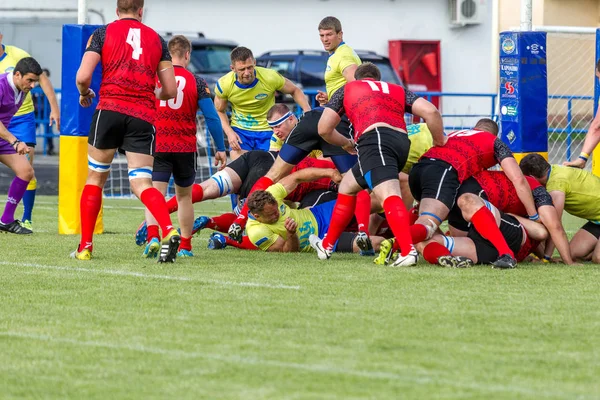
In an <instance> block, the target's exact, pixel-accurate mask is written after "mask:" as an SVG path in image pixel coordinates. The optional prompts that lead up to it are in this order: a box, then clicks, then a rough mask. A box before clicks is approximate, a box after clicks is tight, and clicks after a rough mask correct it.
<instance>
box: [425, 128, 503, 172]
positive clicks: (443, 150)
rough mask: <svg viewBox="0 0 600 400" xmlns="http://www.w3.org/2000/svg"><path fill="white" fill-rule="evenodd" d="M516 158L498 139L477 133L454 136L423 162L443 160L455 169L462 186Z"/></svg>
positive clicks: (468, 131) (467, 132) (465, 131)
mask: <svg viewBox="0 0 600 400" xmlns="http://www.w3.org/2000/svg"><path fill="white" fill-rule="evenodd" d="M508 157H513V154H512V151H511V150H510V149H509V148H508V146H507V145H506V144H505V143H504V142H502V141H501V140H500V139H498V138H497V137H496V135H494V134H492V133H490V132H485V131H478V130H475V129H470V130H463V131H456V132H452V133H450V134H449V135H448V141H447V142H446V144H445V145H444V146H434V147H432V148H431V149H429V150H427V151H426V152H425V154H423V157H422V158H433V159H436V160H442V161H445V162H447V163H448V164H450V165H452V166H453V167H454V169H456V172H457V173H458V180H459V181H460V182H463V181H464V180H465V179H467V178H470V177H471V176H473V175H475V174H476V173H478V172H479V171H483V170H484V169H488V168H490V167H493V166H494V165H496V164H497V163H499V162H501V161H502V160H504V159H505V158H508Z"/></svg>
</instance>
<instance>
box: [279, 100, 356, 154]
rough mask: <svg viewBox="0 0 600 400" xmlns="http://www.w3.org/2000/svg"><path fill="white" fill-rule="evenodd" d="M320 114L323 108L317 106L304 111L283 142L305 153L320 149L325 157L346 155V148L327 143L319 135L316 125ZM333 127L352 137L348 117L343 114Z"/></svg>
mask: <svg viewBox="0 0 600 400" xmlns="http://www.w3.org/2000/svg"><path fill="white" fill-rule="evenodd" d="M322 114H323V110H322V109H319V108H317V109H314V110H311V111H309V112H307V113H305V114H304V116H303V117H302V118H301V119H300V121H298V125H296V127H295V128H294V129H293V130H292V132H290V134H289V136H288V137H287V139H286V141H285V143H286V144H289V145H291V146H294V147H296V148H298V149H301V150H304V151H305V152H307V153H310V152H311V151H313V150H321V151H322V152H323V156H325V157H330V156H338V155H348V152H346V150H344V149H342V148H341V147H338V146H335V145H333V144H331V143H327V142H326V141H325V140H323V138H322V137H321V136H319V129H318V126H319V119H321V115H322ZM335 129H336V130H337V131H338V132H339V133H341V134H342V135H344V136H346V137H348V138H351V137H352V133H351V130H352V129H351V125H350V121H348V117H346V116H345V115H344V116H343V117H342V120H341V121H340V123H339V124H338V125H337V126H336V127H335Z"/></svg>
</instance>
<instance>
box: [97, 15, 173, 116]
mask: <svg viewBox="0 0 600 400" xmlns="http://www.w3.org/2000/svg"><path fill="white" fill-rule="evenodd" d="M86 51H94V52H96V53H98V54H100V57H101V59H102V83H101V84H100V93H99V96H100V100H99V102H98V107H97V108H98V109H99V110H110V111H116V112H119V113H121V114H125V115H129V116H131V117H135V118H139V119H142V120H144V121H147V122H150V123H153V122H154V118H155V114H156V106H155V100H156V96H155V94H154V89H155V87H156V71H157V69H158V64H159V63H160V62H161V61H170V60H171V56H170V54H169V51H168V49H167V45H166V43H165V41H164V40H163V39H162V38H161V37H160V36H159V35H158V34H157V33H156V32H154V30H152V29H151V28H149V27H147V26H146V25H144V24H142V23H141V22H139V21H138V20H135V19H131V18H124V19H120V20H118V21H114V22H111V23H110V24H108V25H106V26H103V27H100V28H98V29H97V30H96V31H95V32H94V33H93V35H92V37H91V38H90V42H89V45H88V48H87V49H86Z"/></svg>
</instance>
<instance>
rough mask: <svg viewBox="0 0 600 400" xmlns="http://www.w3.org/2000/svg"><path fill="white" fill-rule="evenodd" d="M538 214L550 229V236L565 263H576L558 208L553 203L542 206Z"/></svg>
mask: <svg viewBox="0 0 600 400" xmlns="http://www.w3.org/2000/svg"><path fill="white" fill-rule="evenodd" d="M538 214H539V215H540V220H541V221H542V224H543V225H544V226H545V227H546V229H548V233H549V234H550V238H551V239H552V242H553V243H554V244H555V246H556V248H557V249H558V253H559V254H560V257H561V258H562V260H563V262H564V263H565V264H569V265H570V264H574V263H575V262H574V261H573V257H572V255H571V248H570V246H569V239H568V238H567V233H566V232H565V229H564V227H563V225H562V222H561V219H560V218H559V217H558V214H557V212H556V208H554V206H551V205H546V206H541V207H539V208H538Z"/></svg>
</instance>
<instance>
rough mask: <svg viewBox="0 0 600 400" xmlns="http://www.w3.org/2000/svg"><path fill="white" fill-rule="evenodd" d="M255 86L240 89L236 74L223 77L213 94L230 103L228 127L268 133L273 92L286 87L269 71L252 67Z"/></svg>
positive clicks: (273, 72)
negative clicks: (254, 74) (229, 122)
mask: <svg viewBox="0 0 600 400" xmlns="http://www.w3.org/2000/svg"><path fill="white" fill-rule="evenodd" d="M254 71H255V73H256V77H255V79H254V82H252V83H251V84H249V85H243V84H241V83H239V82H238V81H237V77H236V75H235V72H233V71H231V72H230V73H228V74H227V75H225V76H222V77H221V78H220V79H219V80H218V81H217V84H216V85H215V94H216V95H217V96H219V97H220V98H221V99H224V100H227V101H229V102H230V103H231V109H232V111H231V126H232V127H237V128H240V129H245V130H249V131H256V132H258V131H270V130H271V128H270V127H269V124H268V123H267V112H268V111H269V109H270V108H271V107H272V106H273V105H274V104H275V92H276V91H277V90H281V89H282V88H283V85H285V78H284V77H283V76H281V74H279V73H278V72H277V71H273V70H272V69H268V68H262V67H255V69H254Z"/></svg>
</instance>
